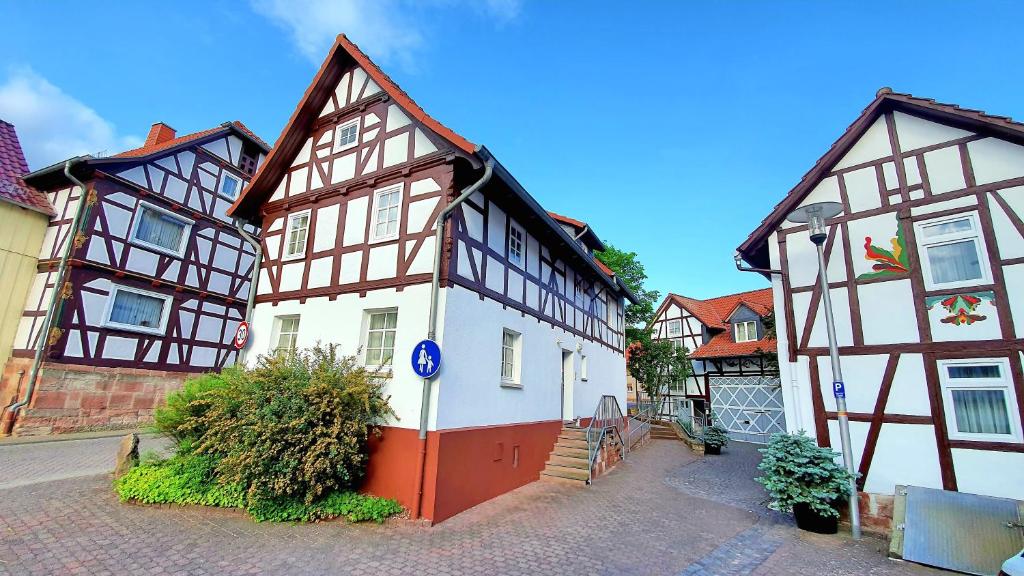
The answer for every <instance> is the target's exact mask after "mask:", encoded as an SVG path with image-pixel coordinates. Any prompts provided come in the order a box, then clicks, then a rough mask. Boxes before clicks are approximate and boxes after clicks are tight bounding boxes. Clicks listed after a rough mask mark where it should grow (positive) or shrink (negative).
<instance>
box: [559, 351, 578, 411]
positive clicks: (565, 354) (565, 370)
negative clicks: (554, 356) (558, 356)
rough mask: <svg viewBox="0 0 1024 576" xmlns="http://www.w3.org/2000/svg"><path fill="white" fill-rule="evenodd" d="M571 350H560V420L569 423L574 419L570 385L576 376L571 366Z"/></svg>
mask: <svg viewBox="0 0 1024 576" xmlns="http://www.w3.org/2000/svg"><path fill="white" fill-rule="evenodd" d="M572 359H573V353H572V351H571V350H562V420H563V421H566V422H568V421H570V420H572V419H573V418H574V417H575V414H573V406H572V384H573V381H574V380H576V374H575V372H574V370H573V365H572Z"/></svg>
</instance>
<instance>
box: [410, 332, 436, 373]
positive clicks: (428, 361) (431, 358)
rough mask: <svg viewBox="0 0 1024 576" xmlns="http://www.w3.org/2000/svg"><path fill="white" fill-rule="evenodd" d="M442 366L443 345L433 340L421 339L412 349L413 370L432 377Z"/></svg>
mask: <svg viewBox="0 0 1024 576" xmlns="http://www.w3.org/2000/svg"><path fill="white" fill-rule="evenodd" d="M440 368H441V347H440V346H438V345H437V342H434V341H433V340H420V341H419V343H418V344H416V346H415V347H414V348H413V349H412V371H413V372H415V373H416V374H417V375H418V376H420V377H423V378H430V377H431V376H433V375H434V374H437V371H438V370H439V369H440Z"/></svg>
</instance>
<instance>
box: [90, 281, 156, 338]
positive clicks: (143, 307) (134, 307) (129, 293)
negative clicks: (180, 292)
mask: <svg viewBox="0 0 1024 576" xmlns="http://www.w3.org/2000/svg"><path fill="white" fill-rule="evenodd" d="M170 311H171V297H170V296H168V295H166V294H160V293H159V292H150V291H148V290H139V289H138V288H129V287H127V286H119V285H116V284H115V285H112V286H111V288H110V296H109V297H108V299H107V310H106V314H105V315H104V323H103V325H104V326H106V327H108V328H117V329H121V330H130V331H132V332H145V333H148V334H163V333H164V332H165V331H166V328H167V316H168V315H169V314H170Z"/></svg>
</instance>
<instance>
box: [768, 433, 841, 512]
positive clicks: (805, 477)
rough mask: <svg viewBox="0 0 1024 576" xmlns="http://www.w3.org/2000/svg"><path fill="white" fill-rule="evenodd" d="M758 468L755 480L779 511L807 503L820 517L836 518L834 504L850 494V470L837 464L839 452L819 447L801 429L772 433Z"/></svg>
mask: <svg viewBox="0 0 1024 576" xmlns="http://www.w3.org/2000/svg"><path fill="white" fill-rule="evenodd" d="M759 451H760V452H761V453H762V454H764V457H763V458H762V459H761V463H760V464H758V466H757V468H758V469H759V470H761V472H762V473H763V474H762V475H761V476H759V477H758V478H757V481H758V482H759V483H760V484H761V485H763V486H764V488H765V490H767V491H768V494H769V495H770V496H771V498H772V499H773V500H774V501H775V504H776V506H777V507H778V508H779V509H780V510H789V509H791V508H792V507H793V504H799V503H803V504H807V505H808V506H810V507H811V509H813V510H814V511H815V512H817V513H818V514H820V515H822V516H828V517H833V518H838V517H839V512H838V511H837V510H836V508H835V505H836V503H838V502H842V501H843V500H845V499H846V498H847V497H848V495H849V487H850V478H851V475H850V473H849V472H848V471H847V470H846V468H843V467H842V466H840V465H839V464H836V461H835V459H836V457H837V456H839V454H838V453H836V452H833V451H832V450H831V449H829V448H821V447H819V446H818V445H817V444H815V442H814V440H812V439H811V438H809V437H808V436H806V435H805V434H804V432H803V431H802V430H801V431H800V432H799V433H797V434H773V435H772V437H771V440H770V441H769V443H768V446H767V447H765V448H761V449H760V450H759Z"/></svg>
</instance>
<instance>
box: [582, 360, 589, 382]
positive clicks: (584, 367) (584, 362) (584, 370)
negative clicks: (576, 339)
mask: <svg viewBox="0 0 1024 576" xmlns="http://www.w3.org/2000/svg"><path fill="white" fill-rule="evenodd" d="M589 369H590V367H589V366H588V363H587V355H586V354H580V380H583V381H584V382H586V381H587V372H588V371H589Z"/></svg>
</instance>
